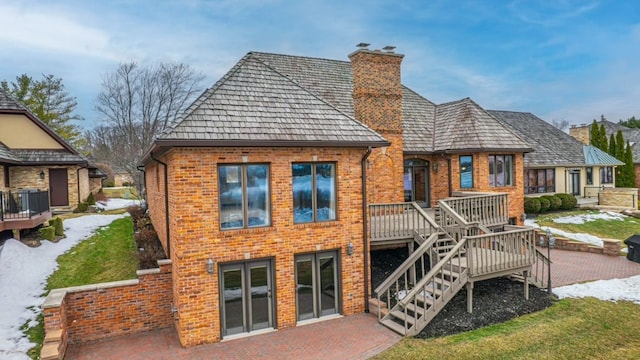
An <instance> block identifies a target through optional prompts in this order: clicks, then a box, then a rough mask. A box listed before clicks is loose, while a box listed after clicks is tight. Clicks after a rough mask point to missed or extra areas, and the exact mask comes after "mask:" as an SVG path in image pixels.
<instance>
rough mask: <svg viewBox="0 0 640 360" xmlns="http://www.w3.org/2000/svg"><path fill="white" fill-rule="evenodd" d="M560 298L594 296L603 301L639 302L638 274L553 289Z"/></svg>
mask: <svg viewBox="0 0 640 360" xmlns="http://www.w3.org/2000/svg"><path fill="white" fill-rule="evenodd" d="M553 293H554V294H556V295H557V296H558V297H559V298H560V299H564V298H584V297H594V298H596V299H600V300H605V301H614V302H615V301H619V300H626V301H633V302H634V303H636V304H640V275H637V276H633V277H630V278H626V279H612V280H598V281H593V282H589V283H584V284H574V285H567V286H561V287H557V288H554V289H553Z"/></svg>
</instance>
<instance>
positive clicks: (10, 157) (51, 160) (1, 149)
mask: <svg viewBox="0 0 640 360" xmlns="http://www.w3.org/2000/svg"><path fill="white" fill-rule="evenodd" d="M0 114H21V115H24V116H26V117H27V118H28V119H29V120H31V121H32V122H33V123H34V124H36V125H37V126H38V127H39V128H41V129H42V130H43V131H44V132H46V133H47V134H48V135H49V136H50V137H51V138H53V139H54V140H55V141H56V142H58V143H59V144H60V145H62V147H63V148H64V150H47V149H32V150H24V149H9V148H8V147H6V146H5V145H4V144H1V143H0V162H2V163H11V164H19V165H27V164H37V165H51V164H81V165H86V164H87V163H88V160H87V159H86V158H85V157H84V156H82V155H81V154H80V153H79V152H78V151H77V150H76V149H74V148H73V147H72V146H71V145H70V144H69V143H68V142H67V141H66V140H64V139H63V138H62V137H61V136H60V135H58V134H57V133H56V132H55V131H53V129H51V128H50V127H49V126H47V124H45V123H44V122H43V121H42V120H40V119H39V118H38V117H37V116H36V115H35V114H33V113H32V112H31V111H30V110H29V109H27V107H25V106H24V105H22V103H20V102H19V101H18V100H16V99H15V98H14V97H13V96H11V94H9V93H8V92H6V91H5V90H3V89H2V88H0Z"/></svg>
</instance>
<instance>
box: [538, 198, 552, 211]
mask: <svg viewBox="0 0 640 360" xmlns="http://www.w3.org/2000/svg"><path fill="white" fill-rule="evenodd" d="M538 201H540V212H541V213H543V212H545V211H547V210H549V207H550V206H551V202H550V201H549V199H546V198H544V197H539V198H538Z"/></svg>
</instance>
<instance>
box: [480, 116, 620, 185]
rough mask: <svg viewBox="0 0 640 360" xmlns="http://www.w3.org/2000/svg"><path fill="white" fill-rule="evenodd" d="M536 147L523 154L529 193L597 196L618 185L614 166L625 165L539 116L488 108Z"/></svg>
mask: <svg viewBox="0 0 640 360" xmlns="http://www.w3.org/2000/svg"><path fill="white" fill-rule="evenodd" d="M489 113H490V114H492V115H493V116H494V117H495V118H496V119H498V120H500V121H501V122H503V123H504V124H505V125H507V126H509V127H510V128H511V129H512V130H513V131H514V132H515V133H516V134H518V135H519V136H520V137H521V138H522V139H524V140H525V141H527V143H529V144H530V145H531V147H532V148H533V149H534V152H532V153H528V154H526V155H525V157H524V193H525V194H526V195H535V194H553V193H568V194H573V195H575V196H583V197H597V196H598V191H599V190H601V189H603V188H612V187H615V173H616V171H615V169H616V167H618V166H620V165H624V163H623V162H621V161H619V160H618V159H616V158H615V157H613V156H611V155H609V154H607V153H606V152H604V151H602V150H600V149H598V148H596V147H594V146H591V145H584V144H583V143H581V142H580V141H578V140H576V139H575V138H573V137H572V136H570V135H569V134H567V133H565V132H564V131H562V130H560V129H558V128H556V127H555V126H553V125H551V124H549V123H548V122H546V121H544V120H542V119H540V118H539V117H537V116H535V115H533V114H531V113H524V112H515V111H495V110H489Z"/></svg>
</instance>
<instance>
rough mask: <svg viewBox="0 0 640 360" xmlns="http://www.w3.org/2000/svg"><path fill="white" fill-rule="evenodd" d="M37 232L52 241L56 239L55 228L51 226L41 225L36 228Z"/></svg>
mask: <svg viewBox="0 0 640 360" xmlns="http://www.w3.org/2000/svg"><path fill="white" fill-rule="evenodd" d="M38 233H39V234H40V237H42V238H43V239H47V240H49V241H54V240H55V239H56V229H55V228H54V227H53V226H45V227H41V228H40V229H39V230H38Z"/></svg>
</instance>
